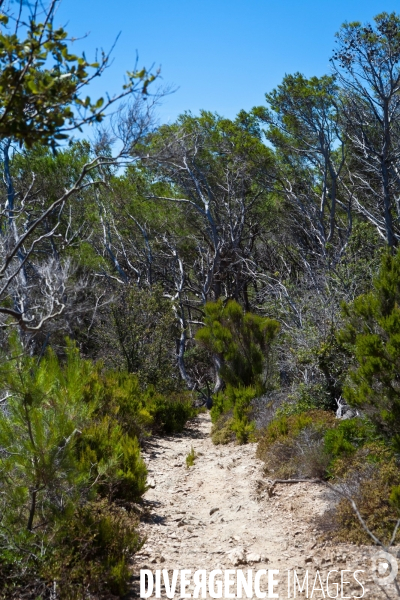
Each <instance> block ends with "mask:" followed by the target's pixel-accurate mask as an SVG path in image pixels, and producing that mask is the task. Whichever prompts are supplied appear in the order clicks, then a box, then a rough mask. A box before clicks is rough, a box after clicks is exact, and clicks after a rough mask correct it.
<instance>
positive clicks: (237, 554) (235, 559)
mask: <svg viewBox="0 0 400 600" xmlns="http://www.w3.org/2000/svg"><path fill="white" fill-rule="evenodd" d="M228 560H229V561H230V562H231V563H232V565H233V566H234V567H237V565H240V564H244V563H245V562H246V559H245V554H244V549H243V548H242V547H241V546H238V547H237V548H233V550H231V551H230V552H229V553H228Z"/></svg>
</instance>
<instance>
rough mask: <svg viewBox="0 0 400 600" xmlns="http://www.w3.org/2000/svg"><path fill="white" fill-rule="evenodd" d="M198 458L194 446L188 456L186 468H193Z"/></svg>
mask: <svg viewBox="0 0 400 600" xmlns="http://www.w3.org/2000/svg"><path fill="white" fill-rule="evenodd" d="M196 458H197V454H196V452H195V450H194V448H193V446H192V447H191V449H190V452H189V454H188V455H187V456H186V468H187V469H189V468H190V467H193V465H194V461H195V460H196Z"/></svg>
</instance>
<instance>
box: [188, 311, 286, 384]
mask: <svg viewBox="0 0 400 600" xmlns="http://www.w3.org/2000/svg"><path fill="white" fill-rule="evenodd" d="M204 311H205V317H204V323H205V325H204V327H202V328H201V329H200V330H199V331H198V332H197V334H196V340H197V342H198V343H199V344H200V345H201V346H203V347H205V348H207V350H209V352H210V353H211V354H214V355H216V356H218V358H219V360H220V362H221V365H222V366H221V370H220V376H221V378H222V379H223V381H224V382H225V383H226V384H227V385H230V386H231V387H235V388H239V387H241V386H244V387H250V386H255V387H256V388H257V393H259V394H261V393H263V392H264V391H265V388H266V385H267V382H268V378H269V377H270V376H271V372H270V371H271V368H270V367H271V365H270V364H269V359H270V353H271V345H272V342H273V340H274V339H275V337H276V335H277V334H278V331H279V328H280V326H279V323H278V321H274V320H273V319H268V318H266V317H260V316H258V315H255V314H253V313H250V312H249V313H245V312H244V311H243V309H242V307H241V306H240V304H238V303H237V302H236V301H235V300H229V301H228V302H227V303H226V304H224V303H223V302H222V300H218V302H208V303H207V304H206V305H205V307H204Z"/></svg>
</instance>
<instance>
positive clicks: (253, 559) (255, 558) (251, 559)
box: [246, 553, 261, 563]
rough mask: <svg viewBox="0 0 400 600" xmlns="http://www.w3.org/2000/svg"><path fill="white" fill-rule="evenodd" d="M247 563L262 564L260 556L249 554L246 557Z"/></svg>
mask: <svg viewBox="0 0 400 600" xmlns="http://www.w3.org/2000/svg"><path fill="white" fill-rule="evenodd" d="M246 561H247V562H249V563H259V562H261V556H260V555H259V554H253V553H251V554H248V555H247V556H246Z"/></svg>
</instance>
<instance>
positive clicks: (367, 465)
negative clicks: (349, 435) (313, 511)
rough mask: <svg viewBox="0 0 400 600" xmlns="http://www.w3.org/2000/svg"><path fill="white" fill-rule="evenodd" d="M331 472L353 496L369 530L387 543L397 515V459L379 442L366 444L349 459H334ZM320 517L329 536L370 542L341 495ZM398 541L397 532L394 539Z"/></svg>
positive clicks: (338, 483)
mask: <svg viewBox="0 0 400 600" xmlns="http://www.w3.org/2000/svg"><path fill="white" fill-rule="evenodd" d="M335 475H336V483H337V485H339V486H340V488H341V489H342V491H345V492H346V493H347V494H348V496H349V497H351V498H352V499H353V500H354V502H355V503H356V505H357V508H358V510H359V511H360V514H361V516H362V517H363V519H364V521H365V524H366V525H367V527H368V528H369V530H370V531H372V532H373V533H374V535H376V536H377V537H378V539H380V540H381V541H382V542H384V543H386V544H388V543H389V542H390V539H391V537H392V534H393V531H394V527H395V524H396V521H397V520H398V518H399V517H400V510H399V505H398V503H397V502H396V497H395V496H396V495H395V494H394V493H393V490H396V487H395V486H399V484H400V470H399V464H398V460H397V459H396V458H395V457H394V456H393V454H392V453H391V452H390V451H389V450H388V449H387V448H385V447H384V446H382V445H381V444H367V445H365V446H364V447H363V448H360V449H359V450H357V452H356V453H355V454H353V456H352V458H351V459H350V462H349V461H347V460H344V459H343V458H342V459H341V460H338V461H337V463H336V470H335ZM340 475H342V477H340ZM319 520H321V519H319ZM323 521H324V522H321V527H322V528H324V529H325V530H326V529H327V524H328V529H329V538H332V537H334V538H335V539H336V540H338V541H342V542H347V543H348V542H351V543H356V544H372V543H373V541H372V539H371V537H370V536H369V535H368V533H367V532H366V531H365V530H364V528H363V527H362V526H361V524H360V522H359V520H358V518H357V516H356V514H355V513H354V510H353V508H352V506H351V504H350V502H349V501H348V500H346V499H345V498H342V499H341V500H340V501H339V502H338V504H337V506H336V507H335V509H334V510H333V511H332V512H331V514H330V515H326V514H325V515H324V516H323ZM399 541H400V533H399V532H398V534H397V537H396V540H395V543H396V542H397V543H398V542H399Z"/></svg>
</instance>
